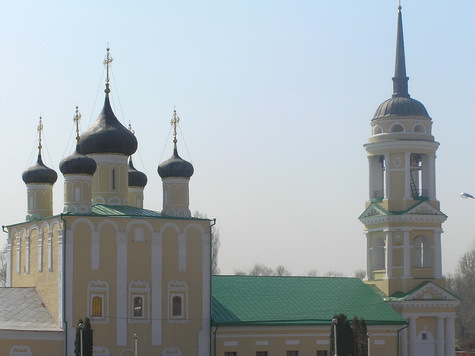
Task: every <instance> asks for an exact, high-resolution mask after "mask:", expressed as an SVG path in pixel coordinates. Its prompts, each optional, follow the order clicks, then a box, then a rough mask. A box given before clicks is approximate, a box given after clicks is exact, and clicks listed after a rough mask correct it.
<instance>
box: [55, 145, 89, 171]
mask: <svg viewBox="0 0 475 356" xmlns="http://www.w3.org/2000/svg"><path fill="white" fill-rule="evenodd" d="M96 168H97V164H96V161H95V160H93V159H92V158H90V157H87V156H84V155H83V154H81V153H79V145H77V146H76V150H75V151H74V153H73V154H72V155H70V156H68V157H66V158H64V159H63V160H62V161H61V162H60V164H59V170H60V171H61V173H63V174H89V175H91V176H92V175H93V174H94V172H95V171H96Z"/></svg>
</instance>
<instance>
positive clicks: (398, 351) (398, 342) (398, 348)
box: [397, 324, 409, 356]
mask: <svg viewBox="0 0 475 356" xmlns="http://www.w3.org/2000/svg"><path fill="white" fill-rule="evenodd" d="M407 327H409V324H408V325H406V326H404V327H403V328H401V329H399V330H398V331H397V355H398V356H400V352H401V350H400V346H399V345H400V344H401V342H400V340H399V335H400V334H399V333H400V332H401V331H402V330H404V329H406V328H407Z"/></svg>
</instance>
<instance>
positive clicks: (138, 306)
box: [134, 297, 143, 318]
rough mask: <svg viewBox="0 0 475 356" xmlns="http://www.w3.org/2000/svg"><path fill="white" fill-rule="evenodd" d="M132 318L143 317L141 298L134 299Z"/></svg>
mask: <svg viewBox="0 0 475 356" xmlns="http://www.w3.org/2000/svg"><path fill="white" fill-rule="evenodd" d="M134 317H135V318H141V317H143V298H142V297H135V298H134Z"/></svg>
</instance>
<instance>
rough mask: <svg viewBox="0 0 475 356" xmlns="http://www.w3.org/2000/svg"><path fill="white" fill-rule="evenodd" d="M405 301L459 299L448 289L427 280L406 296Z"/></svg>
mask: <svg viewBox="0 0 475 356" xmlns="http://www.w3.org/2000/svg"><path fill="white" fill-rule="evenodd" d="M404 300H405V301H423V300H438V301H440V300H446V301H456V300H458V299H457V298H456V297H455V296H454V295H452V294H450V293H449V292H448V291H447V290H445V289H443V288H441V287H439V286H438V285H437V284H435V283H432V282H427V283H425V284H423V285H421V286H420V288H416V289H415V290H413V291H412V292H411V293H410V294H408V295H407V296H406V298H404Z"/></svg>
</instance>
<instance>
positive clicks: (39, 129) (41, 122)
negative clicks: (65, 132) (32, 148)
mask: <svg viewBox="0 0 475 356" xmlns="http://www.w3.org/2000/svg"><path fill="white" fill-rule="evenodd" d="M42 131H43V120H42V119H41V116H40V123H39V124H38V149H39V150H40V151H41V148H42V146H41V132H42Z"/></svg>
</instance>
